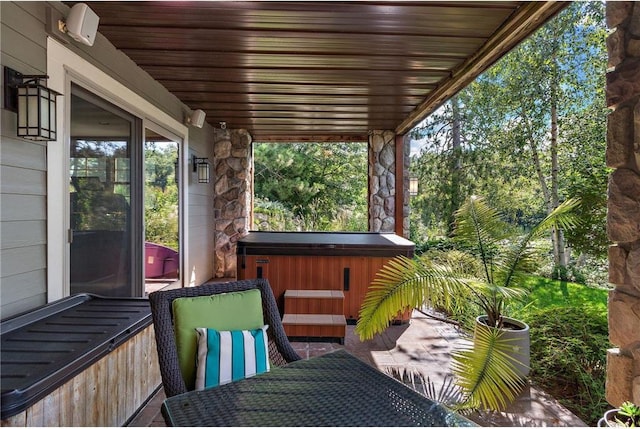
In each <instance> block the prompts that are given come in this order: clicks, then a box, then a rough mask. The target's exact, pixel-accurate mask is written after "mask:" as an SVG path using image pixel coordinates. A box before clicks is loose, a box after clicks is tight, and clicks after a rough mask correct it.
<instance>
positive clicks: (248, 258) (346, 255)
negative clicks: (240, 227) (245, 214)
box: [237, 231, 415, 322]
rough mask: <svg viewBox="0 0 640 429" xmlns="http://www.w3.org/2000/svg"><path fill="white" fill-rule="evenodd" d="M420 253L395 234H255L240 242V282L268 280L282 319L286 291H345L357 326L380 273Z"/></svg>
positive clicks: (348, 313)
mask: <svg viewBox="0 0 640 429" xmlns="http://www.w3.org/2000/svg"><path fill="white" fill-rule="evenodd" d="M414 250H415V245H414V243H413V242H411V241H409V240H407V239H405V238H403V237H400V236H398V235H395V234H393V233H373V232H364V233H355V232H255V231H252V232H250V233H249V234H248V235H247V236H246V237H244V238H242V239H240V240H239V241H238V247H237V257H238V261H237V263H238V278H239V279H250V278H256V277H258V278H262V277H264V278H267V279H268V280H269V283H270V284H271V288H272V289H273V293H274V295H275V297H276V301H277V302H278V306H279V309H280V313H281V314H284V293H285V291H286V290H340V291H343V293H344V298H345V299H344V316H345V318H346V319H347V320H348V321H350V322H353V321H355V320H357V318H358V314H359V311H360V306H361V304H362V301H363V300H364V297H365V294H366V292H367V289H368V287H369V284H370V283H371V282H372V281H373V279H374V278H375V275H376V273H377V272H378V270H379V269H380V268H382V266H383V265H384V264H385V263H386V262H387V261H388V260H390V259H391V258H393V257H395V256H398V255H404V256H406V257H409V258H410V257H413V252H414Z"/></svg>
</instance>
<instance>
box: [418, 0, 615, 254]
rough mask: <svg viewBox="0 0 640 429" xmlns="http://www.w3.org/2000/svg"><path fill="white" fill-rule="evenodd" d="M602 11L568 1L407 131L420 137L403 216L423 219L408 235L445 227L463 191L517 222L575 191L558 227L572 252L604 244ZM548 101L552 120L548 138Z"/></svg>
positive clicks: (600, 249)
mask: <svg viewBox="0 0 640 429" xmlns="http://www.w3.org/2000/svg"><path fill="white" fill-rule="evenodd" d="M603 16H604V3H602V2H575V3H572V4H570V5H569V6H568V7H567V9H565V10H564V11H563V12H561V13H560V14H559V15H558V16H557V17H556V18H554V19H553V20H551V21H549V23H547V24H546V25H545V26H544V27H543V28H541V29H540V30H539V31H537V32H536V33H535V34H533V35H532V36H531V37H530V38H528V39H527V40H525V41H524V42H523V43H522V44H521V45H520V46H518V47H517V48H516V49H514V50H513V51H512V52H510V53H509V54H507V55H506V56H504V57H503V58H502V59H501V60H500V61H498V62H497V63H496V65H494V66H493V67H491V68H490V69H489V70H488V71H486V72H485V73H484V74H483V75H482V76H480V77H479V78H478V79H476V81H474V82H473V83H472V84H470V85H469V86H468V87H467V88H466V89H464V90H463V91H461V92H460V93H459V95H458V96H457V97H456V99H455V103H449V104H446V105H444V106H443V108H441V109H439V110H438V111H437V112H436V113H435V114H434V115H432V116H431V117H430V118H427V120H425V121H424V123H422V124H421V125H420V126H419V127H417V128H416V129H414V130H413V131H412V136H413V137H414V138H420V139H423V142H424V146H423V149H422V152H421V153H420V154H419V155H418V156H416V157H414V158H413V159H412V167H411V169H412V173H414V174H417V175H418V176H419V177H420V194H419V195H418V196H417V197H414V198H412V201H411V206H412V210H413V211H414V212H415V213H414V214H412V219H411V220H412V222H421V223H422V225H423V227H424V228H423V229H421V228H420V227H417V226H416V227H413V228H412V239H413V240H414V241H416V242H418V243H421V242H424V241H425V239H424V238H420V236H419V234H427V233H428V234H431V235H434V234H435V235H449V234H450V232H451V230H452V229H451V228H452V224H451V222H450V214H451V213H452V212H453V209H454V208H455V202H460V201H462V200H464V199H465V198H466V197H468V196H470V195H473V194H481V195H483V196H484V197H485V198H486V200H487V201H491V204H492V206H494V207H496V208H497V209H498V210H499V211H500V212H501V213H503V215H504V216H505V220H508V222H509V223H511V224H512V225H517V226H520V227H521V228H523V229H524V230H527V229H529V228H530V227H531V226H532V225H535V224H536V223H538V222H539V221H540V220H541V219H542V218H543V217H544V216H545V215H546V213H548V212H549V210H550V208H549V207H551V206H552V205H550V204H549V201H551V200H552V199H553V197H554V194H557V198H558V199H559V201H562V200H563V199H567V198H569V197H574V198H579V199H580V200H582V201H583V204H582V205H581V206H580V207H579V208H577V209H576V214H577V215H578V216H579V217H580V218H581V219H582V220H583V222H581V223H580V225H578V226H577V227H576V228H574V229H573V230H572V231H571V232H569V233H566V238H567V240H568V242H569V244H570V245H571V246H572V248H573V249H575V251H576V252H577V253H578V254H579V253H589V254H593V255H601V256H602V255H604V254H605V253H606V248H607V244H608V240H607V237H606V228H605V223H604V222H605V214H606V186H607V175H608V173H609V171H608V169H607V168H606V166H605V162H604V153H605V150H604V149H605V145H606V138H605V130H606V114H607V110H606V108H605V101H604V100H605V99H604V92H603V90H604V87H605V85H604V73H603V70H605V69H606V44H605V38H606V34H607V30H606V27H605V25H604V18H603ZM552 105H553V106H555V108H556V109H555V113H556V116H557V123H558V128H557V145H556V146H555V148H554V147H552V146H553V145H552V141H551V133H550V128H551V119H552V110H551V106H552ZM455 106H458V108H459V115H458V116H457V117H456V116H455V115H454V112H455ZM454 124H457V126H458V127H459V134H460V138H459V145H458V146H456V145H454V143H453V142H454V139H453V134H454V133H453V130H454V128H455V127H454ZM554 151H557V159H558V163H559V166H558V168H557V169H556V168H554V166H553V164H552V159H553V157H554ZM536 167H537V168H536ZM556 172H557V180H555V179H554V180H552V178H553V177H554V175H555V174H556ZM454 173H455V175H454ZM454 177H455V179H456V180H457V182H455V183H454V180H453V178H454ZM454 185H455V186H454ZM556 186H557V192H556V191H555V187H556ZM547 200H549V201H547Z"/></svg>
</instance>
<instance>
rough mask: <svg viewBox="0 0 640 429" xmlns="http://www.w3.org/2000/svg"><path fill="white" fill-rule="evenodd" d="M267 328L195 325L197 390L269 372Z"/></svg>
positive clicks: (265, 326) (266, 326)
mask: <svg viewBox="0 0 640 429" xmlns="http://www.w3.org/2000/svg"><path fill="white" fill-rule="evenodd" d="M268 327H269V326H268V325H264V326H263V327H262V328H258V329H253V330H244V331H218V330H215V329H209V328H196V332H197V334H198V352H197V362H196V390H202V389H204V388H207V387H214V386H219V385H222V384H227V383H231V382H232V381H238V380H241V379H243V378H247V377H252V376H254V375H256V374H262V373H263V372H267V371H269V346H268V343H267V328H268Z"/></svg>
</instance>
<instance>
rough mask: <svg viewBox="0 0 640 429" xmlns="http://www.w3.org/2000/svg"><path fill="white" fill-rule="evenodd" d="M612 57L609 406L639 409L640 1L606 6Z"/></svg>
mask: <svg viewBox="0 0 640 429" xmlns="http://www.w3.org/2000/svg"><path fill="white" fill-rule="evenodd" d="M607 26H608V27H609V28H611V29H615V31H614V32H613V33H612V34H611V35H610V36H609V37H608V39H607V48H608V52H609V64H608V68H609V70H611V71H610V72H609V73H607V87H606V93H607V106H609V107H610V108H611V109H612V112H611V114H610V115H609V117H608V122H607V152H606V157H607V165H608V166H609V167H611V168H614V169H615V171H614V172H613V173H612V174H611V176H610V178H609V195H608V213H607V233H608V235H609V239H610V240H611V241H612V242H613V243H614V244H613V245H611V246H610V248H609V282H611V283H612V284H613V285H615V288H614V289H613V290H611V291H610V292H609V303H608V307H609V339H610V341H611V343H612V344H613V345H614V346H616V348H613V349H610V350H608V352H607V383H606V398H607V401H608V402H609V403H610V404H611V405H613V406H615V407H617V406H619V405H620V404H621V403H622V402H624V401H632V402H634V403H636V404H640V2H639V3H636V2H613V1H609V2H607Z"/></svg>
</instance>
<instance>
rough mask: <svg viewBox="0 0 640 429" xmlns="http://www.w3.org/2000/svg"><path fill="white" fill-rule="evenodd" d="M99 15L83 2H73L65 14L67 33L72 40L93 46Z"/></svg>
mask: <svg viewBox="0 0 640 429" xmlns="http://www.w3.org/2000/svg"><path fill="white" fill-rule="evenodd" d="M99 21H100V17H99V16H98V15H96V13H95V12H94V11H93V10H91V8H90V7H89V6H87V5H86V4H84V3H77V4H74V5H73V7H72V8H71V11H70V12H69V16H67V22H66V27H67V34H68V35H69V36H71V37H72V38H73V39H74V40H77V41H78V42H80V43H84V44H85V45H88V46H93V42H95V39H96V32H97V31H98V22H99Z"/></svg>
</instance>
